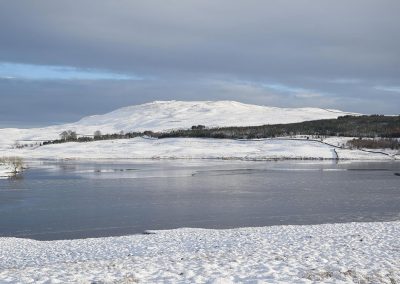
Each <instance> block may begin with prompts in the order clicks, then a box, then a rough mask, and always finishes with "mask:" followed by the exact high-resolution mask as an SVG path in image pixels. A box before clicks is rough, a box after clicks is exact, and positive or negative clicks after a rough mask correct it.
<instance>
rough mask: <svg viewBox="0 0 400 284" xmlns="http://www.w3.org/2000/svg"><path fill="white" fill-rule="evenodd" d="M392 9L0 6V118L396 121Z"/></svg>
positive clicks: (153, 0) (387, 0) (393, 0)
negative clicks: (179, 113) (205, 113)
mask: <svg viewBox="0 0 400 284" xmlns="http://www.w3.org/2000/svg"><path fill="white" fill-rule="evenodd" d="M360 7H362V9H360ZM399 10H400V1H398V0H383V1H375V0H352V1H348V2H346V4H345V5H344V4H338V2H337V1H318V0H296V1H292V0H280V1H274V0H249V1H231V0H219V1H212V0H201V1H200V0H190V1H179V0H171V1H163V0H149V1H131V0H121V1H108V0H81V1H79V5H76V4H72V3H71V1H67V0H60V1H54V0H36V1H30V0H20V1H2V2H1V4H0V38H1V44H0V62H3V63H7V64H11V65H14V66H11V67H12V68H14V70H13V72H10V70H8V71H7V72H5V68H4V66H3V67H2V68H1V67H0V72H1V73H0V95H1V99H2V103H1V104H0V120H2V121H10V120H13V121H21V123H22V124H24V123H26V122H31V121H34V120H38V121H39V120H41V121H45V122H46V121H48V122H49V123H51V122H52V121H57V122H58V121H73V120H75V119H77V118H79V117H81V116H83V115H86V114H96V113H102V112H105V111H109V110H112V108H115V107H119V106H124V105H128V104H137V103H142V102H146V101H150V100H153V99H163V100H168V99H181V100H218V99H230V100H238V101H242V102H247V103H255V104H269V105H273V106H288V107H289V106H290V107H303V106H319V107H324V108H339V109H343V110H345V111H354V112H362V113H398V111H399V107H398V106H399V105H400V97H399V96H398V95H397V94H398V92H397V91H396V88H397V87H396V86H400V77H399V70H400V56H399V50H400V37H398V36H397V35H398V27H399V26H400V17H398V11H399ZM17 67H18V68H17ZM8 68H10V66H9V67H8ZM15 69H17V70H15ZM1 70H2V71H1ZM148 75H151V76H152V78H156V80H151V79H150V78H149V77H148ZM21 81H23V82H21ZM86 81H90V82H86ZM217 82H219V83H217ZM262 84H265V85H264V86H263V85H262ZM375 86H378V88H375ZM382 86H383V88H382ZM384 86H389V87H384ZM60 102H62V103H60ZM28 103H29V104H30V107H29V108H26V109H25V110H24V111H23V112H22V111H20V110H19V108H20V106H21V104H28ZM46 113H47V114H46Z"/></svg>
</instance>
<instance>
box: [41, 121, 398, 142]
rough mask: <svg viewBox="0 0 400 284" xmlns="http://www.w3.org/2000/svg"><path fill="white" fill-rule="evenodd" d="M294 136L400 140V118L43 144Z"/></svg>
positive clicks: (68, 135) (72, 135)
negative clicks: (147, 139) (113, 140)
mask: <svg viewBox="0 0 400 284" xmlns="http://www.w3.org/2000/svg"><path fill="white" fill-rule="evenodd" d="M294 135H308V136H313V137H321V136H347V137H358V138H374V137H383V138H400V116H384V115H369V116H367V115H363V116H350V115H347V116H342V117H339V118H337V119H321V120H313V121H304V122H298V123H288V124H272V125H269V124H267V125H261V126H243V127H215V128H207V127H206V126H205V125H194V126H192V127H191V128H190V129H180V130H173V131H168V132H152V131H144V132H128V133H123V132H120V133H114V134H102V133H101V131H100V130H98V131H96V132H94V134H93V135H90V136H88V135H86V136H81V137H78V135H77V133H76V132H74V131H71V130H67V131H64V132H62V133H61V134H60V139H56V140H52V141H46V142H43V145H47V144H58V143H65V142H90V141H99V140H112V139H130V138H134V137H139V136H148V137H153V138H158V139H163V138H178V137H189V138H217V139H218V138H223V139H255V138H274V137H282V136H294ZM356 143H361V142H356ZM363 143H364V142H363Z"/></svg>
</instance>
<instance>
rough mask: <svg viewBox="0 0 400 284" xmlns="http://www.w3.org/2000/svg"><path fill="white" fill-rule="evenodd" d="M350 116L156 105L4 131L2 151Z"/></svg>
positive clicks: (232, 105)
mask: <svg viewBox="0 0 400 284" xmlns="http://www.w3.org/2000/svg"><path fill="white" fill-rule="evenodd" d="M347 114H354V113H347V112H342V111H339V110H326V109H320V108H276V107H267V106H258V105H249V104H242V103H238V102H234V101H215V102H213V101H194V102H182V101H156V102H152V103H147V104H142V105H135V106H129V107H124V108H121V109H117V110H115V111H113V112H110V113H107V114H104V115H94V116H89V117H85V118H83V119H81V120H80V121H78V122H75V123H69V124H63V125H56V126H50V127H44V128H33V129H16V128H8V129H0V149H1V148H10V147H12V146H13V144H14V143H15V142H16V141H19V142H20V143H23V144H26V143H28V144H30V143H35V142H36V141H32V140H54V139H58V138H59V137H60V136H59V135H60V133H61V132H63V131H64V130H73V131H76V132H77V133H78V134H80V135H92V134H93V133H94V132H95V131H96V130H100V131H101V132H102V133H103V134H106V133H108V134H110V133H119V132H120V131H124V132H130V131H145V130H153V131H164V130H170V129H178V128H185V129H186V128H190V127H191V126H192V125H198V124H202V125H206V126H208V127H216V126H249V125H253V126H254V125H263V124H277V123H292V122H301V121H306V120H316V119H327V118H337V117H338V116H343V115H347Z"/></svg>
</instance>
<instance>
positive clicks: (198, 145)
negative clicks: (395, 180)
mask: <svg viewBox="0 0 400 284" xmlns="http://www.w3.org/2000/svg"><path fill="white" fill-rule="evenodd" d="M1 156H20V157H25V158H41V159H241V160H269V159H337V158H339V159H355V160H390V159H394V156H388V155H383V154H374V153H367V152H363V151H359V150H345V149H335V148H334V147H332V146H329V145H326V144H323V143H320V142H316V141H308V140H280V139H260V140H232V139H201V138H167V139H146V138H142V137H137V138H133V139H120V140H107V141H96V142H88V143H77V142H71V143H63V144H53V145H46V146H42V147H38V148H33V149H31V148H24V149H6V150H4V149H3V150H2V149H0V157H1Z"/></svg>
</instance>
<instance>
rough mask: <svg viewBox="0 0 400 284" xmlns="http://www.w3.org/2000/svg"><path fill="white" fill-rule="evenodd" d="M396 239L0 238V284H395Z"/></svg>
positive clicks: (279, 232) (302, 235)
mask: <svg viewBox="0 0 400 284" xmlns="http://www.w3.org/2000/svg"><path fill="white" fill-rule="evenodd" d="M399 235H400V222H387V223H383V222H382V223H347V224H326V225H313V226H273V227H261V228H240V229H231V230H205V229H177V230H167V231H155V232H154V234H148V235H133V236H123V237H110V238H99V239H81V240H65V241H46V242H40V241H34V240H28V239H16V238H0V248H1V250H0V282H1V283H76V282H79V283H243V282H245V283H315V282H318V283H320V282H326V283H399V281H400V269H399V267H400V253H399V249H400V238H399V237H398V236H399ZM257 281H258V282H257Z"/></svg>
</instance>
